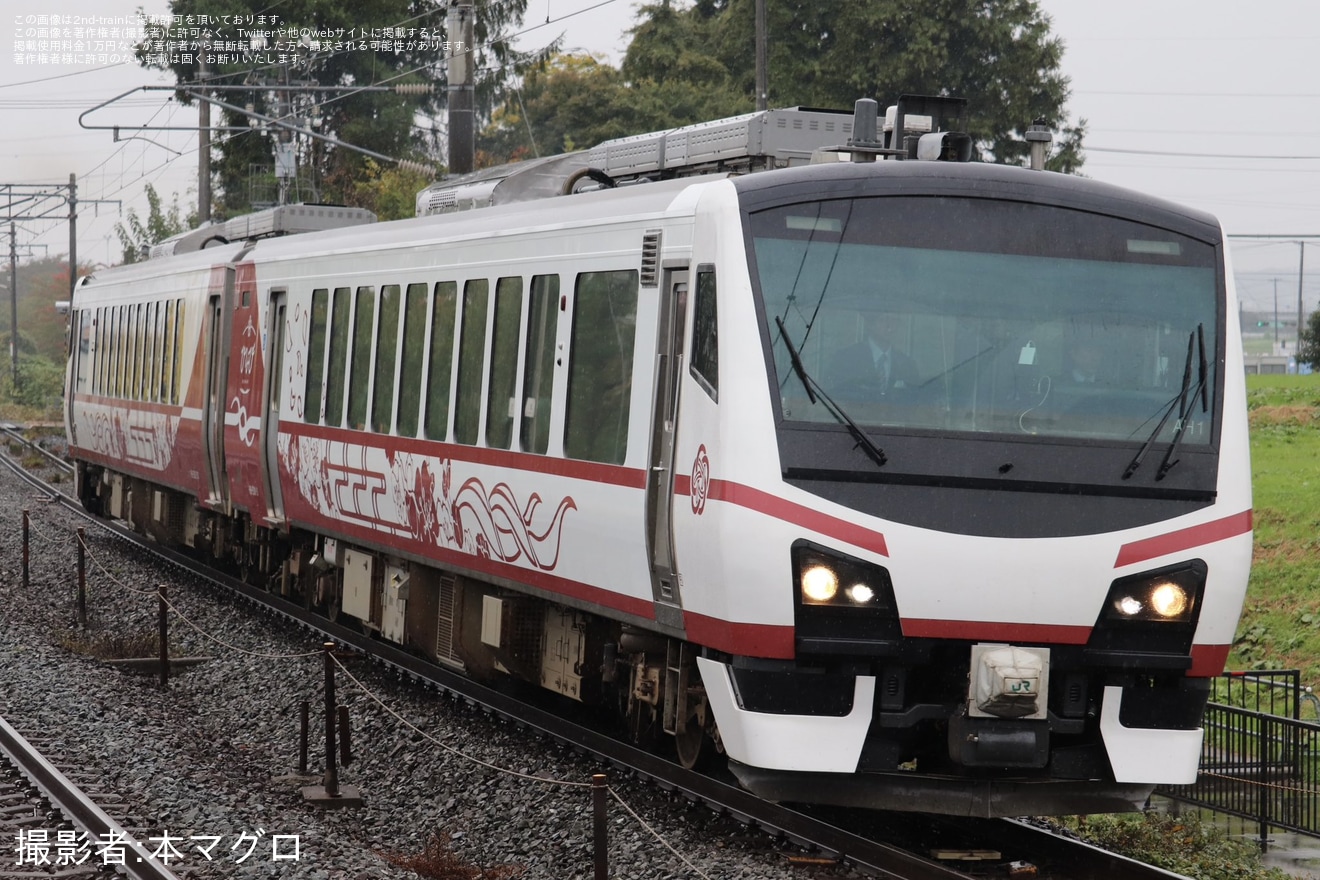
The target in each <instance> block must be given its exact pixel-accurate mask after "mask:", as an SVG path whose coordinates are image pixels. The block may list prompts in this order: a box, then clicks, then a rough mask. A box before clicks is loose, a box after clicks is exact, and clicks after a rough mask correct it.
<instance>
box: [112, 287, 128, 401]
mask: <svg viewBox="0 0 1320 880" xmlns="http://www.w3.org/2000/svg"><path fill="white" fill-rule="evenodd" d="M126 308H127V307H126V306H115V321H114V324H115V329H114V340H115V363H114V366H113V368H112V370H111V379H112V380H113V383H114V392H113V393H114V396H115V397H123V395H124V367H125V365H126V364H127V363H128V334H127V333H126V332H124V327H125V322H124V312H125V310H126Z"/></svg>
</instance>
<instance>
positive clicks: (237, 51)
mask: <svg viewBox="0 0 1320 880" xmlns="http://www.w3.org/2000/svg"><path fill="white" fill-rule="evenodd" d="M447 5H448V4H444V3H437V4H416V3H413V2H412V0H362V2H357V3H349V2H347V0H284V2H281V3H278V4H276V5H275V6H273V7H272V6H271V5H270V4H269V3H267V2H265V0H171V2H170V7H169V9H170V13H171V14H172V15H173V16H175V17H176V19H175V21H185V22H188V24H190V25H195V26H198V27H197V29H196V31H193V32H188V33H187V35H186V36H184V37H183V43H182V45H179V43H178V41H179V39H180V29H179V28H177V27H176V26H175V24H174V23H173V22H171V23H170V24H156V25H151V26H149V27H148V31H147V34H146V39H144V41H143V43H142V44H140V46H139V49H138V60H139V63H141V64H142V65H143V66H145V67H152V68H157V69H169V70H171V71H173V73H174V75H175V77H176V78H177V80H178V82H179V83H180V84H181V85H182V84H197V83H198V80H199V78H200V76H201V75H202V67H201V66H199V55H201V54H202V53H203V52H206V54H207V57H208V58H209V59H211V62H212V63H210V64H208V65H206V70H205V73H206V82H207V83H208V84H211V85H214V86H222V85H223V86H233V85H244V86H250V87H251V90H250V91H248V90H237V91H235V90H225V91H217V92H215V97H216V98H217V99H219V100H222V101H224V102H225V103H227V104H231V105H234V106H236V107H250V108H251V109H252V111H253V112H256V113H260V114H263V115H265V116H269V117H275V118H281V119H285V120H288V121H291V122H293V123H294V124H296V125H297V126H298V127H299V128H310V129H312V130H315V131H317V132H318V133H320V134H323V135H326V136H328V137H333V138H335V139H337V140H339V141H342V142H344V143H346V144H351V145H354V146H357V147H362V148H365V149H367V150H371V151H372V152H374V153H378V154H381V155H384V156H389V157H391V158H395V159H410V158H411V159H423V160H431V159H433V158H434V156H435V154H436V145H435V144H431V143H428V140H427V138H426V136H425V133H424V130H423V129H421V128H418V127H417V125H416V120H417V118H418V117H419V116H432V117H434V116H435V115H436V114H438V113H440V112H441V110H442V108H443V107H444V104H445V89H444V76H443V73H441V72H440V71H443V70H444V69H445V66H446V61H445V56H446V42H447V40H448V39H453V38H456V36H454V35H446V34H445V32H444V30H445V15H446V9H447ZM526 6H527V0H489V2H485V3H480V4H476V21H475V28H474V30H475V47H474V48H475V68H476V70H477V77H476V96H475V97H476V101H475V103H476V109H477V111H478V114H479V115H482V114H485V115H488V114H489V111H490V110H491V109H492V107H493V106H494V105H495V103H496V102H497V101H498V100H499V99H501V98H502V97H503V88H502V87H503V84H504V83H505V82H507V81H508V80H509V78H510V77H511V76H513V75H515V74H516V73H517V72H518V71H520V70H522V69H523V68H524V67H525V66H527V65H528V64H532V63H536V62H539V61H542V60H544V59H545V58H546V57H548V56H549V54H550V53H551V51H552V50H553V49H554V46H553V45H551V46H549V47H547V48H546V49H543V50H540V51H538V52H533V53H519V52H515V51H514V50H513V48H512V46H511V44H510V42H509V39H508V36H507V34H508V33H509V32H510V31H511V30H513V29H514V28H515V27H516V25H517V24H518V23H519V22H520V21H521V19H522V15H523V12H524V11H525V9H526ZM180 16H182V18H178V17H180ZM171 41H174V42H171ZM203 41H205V43H206V45H207V46H209V47H210V48H209V50H208V49H205V48H203V47H202V46H201V45H199V44H201V43H203ZM171 47H172V48H173V51H171ZM376 84H385V85H390V86H394V85H417V86H429V87H430V88H431V90H430V91H429V92H425V93H421V94H401V93H396V92H381V91H372V92H361V91H356V92H355V91H352V90H341V89H339V88H338V87H353V86H362V85H376ZM283 86H296V87H301V90H299V91H288V90H285V89H283V88H282V87H283ZM250 121H256V120H254V118H253V117H249V116H247V115H246V113H244V112H239V111H234V110H228V109H226V110H223V111H218V112H213V114H212V124H213V125H214V126H221V127H227V128H230V129H232V131H231V132H230V133H229V134H228V135H226V136H224V137H220V136H217V138H216V139H215V140H213V144H214V146H213V149H214V150H215V152H216V154H217V156H216V161H215V162H214V163H213V174H214V175H215V177H216V179H217V182H218V184H219V186H218V190H217V198H216V200H215V201H216V206H217V207H216V214H217V215H218V216H219V217H224V216H227V215H233V214H238V213H244V212H246V211H248V210H250V209H251V208H252V207H253V202H261V201H263V198H261V197H258V198H255V199H254V198H253V197H252V194H251V193H250V192H249V181H250V180H252V179H253V177H254V175H256V176H257V177H261V176H263V175H264V177H265V178H267V179H269V178H272V177H273V175H272V174H271V172H270V168H271V166H273V165H274V164H275V160H274V158H273V156H274V150H275V145H276V142H277V141H281V140H282V141H285V142H288V143H289V144H290V145H291V146H290V147H288V148H286V149H290V150H291V151H292V153H293V156H294V158H295V159H296V163H297V171H298V177H297V179H298V185H299V188H300V192H299V194H298V195H299V197H301V198H304V199H308V200H313V199H315V200H320V201H347V194H349V193H350V192H351V191H352V190H353V189H354V183H355V181H357V180H358V178H359V176H360V175H361V173H362V171H363V169H364V168H365V162H366V159H367V156H366V155H364V154H362V153H360V152H356V151H354V150H351V149H348V148H346V147H337V146H333V145H328V144H327V143H326V142H324V141H321V140H317V139H314V138H310V137H298V138H293V139H291V138H290V135H289V134H288V133H287V130H281V129H280V128H279V127H276V126H266V125H258V126H257V127H255V128H252V127H250V125H249V123H250ZM304 186H306V187H308V188H309V189H306V190H304V189H303V187H304ZM271 200H273V199H271ZM201 219H203V220H209V219H211V218H209V217H207V218H201Z"/></svg>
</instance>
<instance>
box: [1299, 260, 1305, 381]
mask: <svg viewBox="0 0 1320 880" xmlns="http://www.w3.org/2000/svg"><path fill="white" fill-rule="evenodd" d="M1297 244H1298V245H1299V246H1300V247H1299V248H1298V250H1299V251H1300V253H1301V255H1300V256H1299V257H1298V261H1297V352H1298V354H1299V355H1300V354H1301V351H1302V281H1304V280H1305V279H1306V242H1304V241H1299V242H1297ZM1297 366H1298V369H1301V363H1300V362H1299V363H1298V364H1297Z"/></svg>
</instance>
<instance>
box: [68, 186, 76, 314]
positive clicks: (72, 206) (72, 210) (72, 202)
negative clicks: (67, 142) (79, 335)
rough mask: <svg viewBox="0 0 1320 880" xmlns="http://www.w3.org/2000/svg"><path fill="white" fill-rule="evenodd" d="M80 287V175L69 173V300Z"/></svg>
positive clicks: (70, 300) (71, 300) (71, 299)
mask: <svg viewBox="0 0 1320 880" xmlns="http://www.w3.org/2000/svg"><path fill="white" fill-rule="evenodd" d="M77 287H78V175H76V174H70V175H69V302H70V303H72V302H73V291H74V290H75V289H76V288H77Z"/></svg>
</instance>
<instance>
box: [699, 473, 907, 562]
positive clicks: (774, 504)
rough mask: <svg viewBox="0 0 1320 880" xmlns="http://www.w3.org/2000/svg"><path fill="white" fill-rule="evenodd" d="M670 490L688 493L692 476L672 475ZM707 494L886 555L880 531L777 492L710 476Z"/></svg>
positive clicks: (887, 553)
mask: <svg viewBox="0 0 1320 880" xmlns="http://www.w3.org/2000/svg"><path fill="white" fill-rule="evenodd" d="M674 494H675V495H691V494H692V478H691V477H688V476H686V475H684V474H676V475H675V476H674ZM710 498H711V500H714V501H723V502H724V503H725V504H732V505H734V506H735V507H742V508H744V509H746V510H751V511H755V512H756V513H761V514H764V515H766V516H768V517H772V518H773V519H777V520H780V521H782V522H786V523H790V524H791V525H795V526H801V527H802V528H804V529H810V530H811V531H813V532H819V533H821V534H822V535H829V536H830V537H831V538H837V539H838V540H840V541H846V542H847V543H849V544H852V545H853V546H855V547H862V548H864V549H866V550H870V551H871V552H872V553H878V554H880V555H881V556H888V555H889V547H888V545H886V544H885V536H884V535H882V534H881V533H880V532H876V531H872V530H871V529H868V528H866V527H864V526H860V525H857V524H856V523H850V522H848V521H847V520H845V519H839V518H838V517H837V516H830V515H829V514H828V513H821V512H820V511H819V510H813V509H812V508H810V507H807V506H806V505H803V504H798V503H796V502H793V501H787V500H785V499H783V498H780V497H778V496H777V495H771V494H770V493H769V492H762V491H761V490H760V489H753V488H752V487H751V486H744V485H742V484H741V483H733V482H730V481H729V480H711V481H710Z"/></svg>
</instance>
